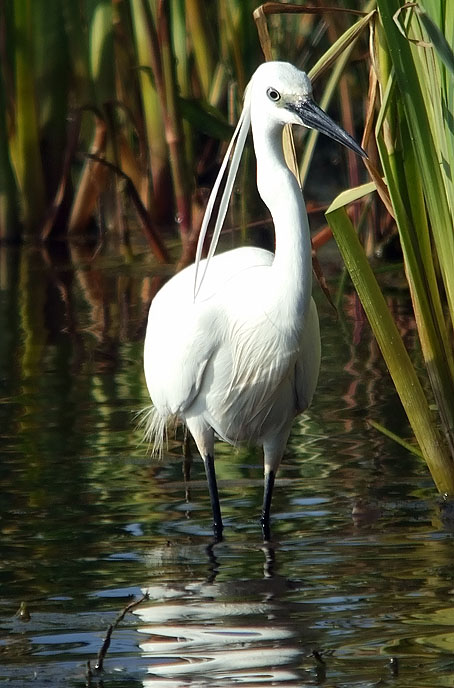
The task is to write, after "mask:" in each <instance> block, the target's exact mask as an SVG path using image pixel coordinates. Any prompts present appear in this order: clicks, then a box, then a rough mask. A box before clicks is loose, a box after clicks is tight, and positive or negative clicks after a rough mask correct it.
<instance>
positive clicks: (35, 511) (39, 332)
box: [0, 247, 454, 688]
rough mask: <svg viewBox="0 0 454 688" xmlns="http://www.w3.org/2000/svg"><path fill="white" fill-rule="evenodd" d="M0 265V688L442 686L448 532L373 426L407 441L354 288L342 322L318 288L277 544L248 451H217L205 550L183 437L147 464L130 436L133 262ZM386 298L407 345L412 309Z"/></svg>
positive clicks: (17, 259)
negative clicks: (214, 516) (314, 388)
mask: <svg viewBox="0 0 454 688" xmlns="http://www.w3.org/2000/svg"><path fill="white" fill-rule="evenodd" d="M0 261H1V262H0V287H1V291H0V385H1V387H0V398H1V405H0V442H1V468H0V529H1V545H0V547H1V559H0V562H1V563H0V601H1V605H0V684H2V685H3V684H5V685H8V686H12V687H14V688H19V687H20V686H28V685H33V686H39V687H41V686H71V687H76V686H85V685H87V686H90V685H91V686H98V687H101V686H104V688H107V687H108V686H131V687H133V686H149V687H150V688H151V687H153V688H160V687H161V686H162V687H164V686H165V687H168V688H183V687H185V686H219V687H221V686H222V687H228V686H233V685H238V686H243V687H251V688H252V687H255V688H260V687H265V686H281V687H282V688H285V687H287V686H298V687H301V686H325V687H334V686H336V687H344V686H345V687H347V686H348V687H351V686H358V687H361V688H366V687H369V686H390V687H392V688H403V687H404V686H408V687H409V686H412V687H414V686H416V687H421V688H422V687H426V686H431V687H432V686H433V687H434V688H435V687H437V688H438V687H440V686H453V685H454V655H453V650H454V566H453V554H454V549H453V536H452V519H451V518H450V514H449V512H448V511H447V510H446V509H443V507H442V505H441V504H440V499H439V498H438V496H437V495H436V493H435V490H434V488H433V485H432V483H431V480H430V477H429V475H428V473H427V470H426V468H425V465H424V464H422V463H421V462H420V461H419V460H418V459H417V458H416V457H414V456H413V455H411V454H409V453H407V452H406V451H405V450H404V449H403V448H401V447H399V446H398V445H396V444H394V443H393V442H392V441H391V440H389V439H387V438H385V437H384V436H382V435H381V434H379V433H378V432H377V431H376V430H374V429H373V428H371V427H370V425H368V423H367V419H368V418H372V419H374V420H376V421H379V422H380V423H383V424H384V425H386V426H387V427H389V428H390V429H391V430H393V431H395V432H398V433H399V434H401V435H404V436H408V435H409V434H410V433H409V430H408V426H407V423H406V420H405V417H404V415H403V412H402V410H401V408H400V405H399V403H398V401H397V400H396V397H395V393H394V391H393V388H392V385H391V383H390V381H389V378H388V376H387V374H386V371H385V368H384V365H383V363H382V361H381V358H380V355H379V353H378V352H377V349H376V346H375V344H374V343H373V341H372V340H371V337H370V334H369V330H368V327H367V325H365V324H363V323H361V321H360V319H358V318H359V315H358V311H357V308H356V305H355V299H354V297H353V296H352V295H351V294H349V293H347V294H346V296H345V297H344V299H343V308H342V311H341V313H340V317H339V318H338V319H337V320H336V318H335V317H334V316H333V314H332V312H331V310H330V307H329V306H328V305H327V304H326V302H325V300H324V298H323V297H322V296H320V294H319V293H318V292H317V299H318V301H319V303H320V312H321V321H322V332H323V351H324V357H323V364H322V372H321V377H320V385H319V390H318V393H317V396H316V399H315V402H314V405H313V408H312V410H311V413H310V415H308V416H307V417H304V418H302V419H300V420H299V421H298V423H297V424H296V425H295V428H294V432H293V434H292V438H291V442H290V445H289V448H288V453H287V457H286V460H285V463H284V465H283V466H282V468H281V471H280V474H279V480H278V481H277V485H276V490H275V498H274V504H273V545H272V546H268V547H265V546H264V545H263V544H262V543H261V539H260V529H259V525H258V522H257V517H258V513H259V509H260V503H261V490H262V481H261V457H260V455H259V453H257V452H254V451H251V450H246V449H244V450H240V451H233V450H232V449H231V448H229V447H226V446H224V445H219V447H218V460H217V471H218V476H219V489H220V493H221V499H222V509H223V514H224V518H225V526H226V528H225V541H224V542H223V543H220V544H218V545H216V546H214V547H211V546H210V545H211V537H210V536H211V526H210V509H209V501H208V495H207V490H206V486H205V479H204V474H203V467H202V465H201V462H199V461H195V462H194V465H193V468H192V480H191V483H190V485H189V486H188V485H185V483H184V480H183V473H182V453H181V446H180V444H179V443H178V442H176V441H175V442H173V441H172V442H171V443H170V445H169V452H168V456H167V457H166V459H165V460H164V461H163V462H161V463H157V462H151V461H150V460H149V459H148V458H147V455H146V447H145V446H144V445H143V444H142V443H141V432H140V430H138V429H137V428H136V421H135V413H136V412H137V411H138V410H139V409H140V408H142V407H143V406H144V405H146V404H147V403H148V400H147V395H146V391H145V386H144V379H143V374H142V365H141V355H142V338H143V328H144V322H145V314H146V305H147V303H148V301H149V298H150V295H151V294H152V292H153V290H154V289H155V288H156V286H157V278H156V275H155V274H154V271H153V269H152V268H151V266H150V264H149V261H148V259H147V258H146V256H145V255H144V254H136V255H135V256H134V257H132V256H130V255H124V256H119V255H117V256H115V255H113V256H111V255H105V254H104V253H103V252H101V253H100V254H99V255H97V256H94V257H93V255H90V253H85V252H84V251H82V250H81V249H79V250H75V249H73V251H72V253H71V254H70V253H67V252H66V251H65V249H64V247H62V248H61V250H60V251H59V254H56V255H52V256H51V255H49V254H48V253H46V252H43V251H41V250H37V249H23V250H22V251H18V250H13V249H5V248H3V249H1V252H0ZM150 275H154V277H150ZM389 299H390V302H392V304H393V307H394V308H395V310H396V313H397V316H398V318H399V322H400V326H401V329H402V331H403V332H404V334H405V339H406V343H407V345H408V346H409V348H413V347H414V341H413V329H412V326H411V320H410V319H409V318H408V317H407V314H406V305H405V298H404V296H401V295H400V293H399V291H398V290H395V289H390V290H389ZM144 591H148V594H149V600H148V601H146V602H143V603H142V604H141V605H139V606H138V607H137V608H136V609H134V611H133V612H131V613H127V614H126V616H125V618H124V620H123V621H122V622H121V623H119V625H118V627H117V628H115V630H114V631H113V634H112V640H111V645H110V648H109V649H108V651H107V654H106V657H105V660H104V673H103V674H100V675H99V674H96V673H94V672H93V675H92V676H90V675H89V674H88V671H87V661H88V660H90V662H91V666H92V669H93V667H94V665H95V662H96V657H97V654H98V652H99V650H100V648H101V645H102V641H103V638H104V637H105V634H106V631H107V628H108V626H109V624H112V623H114V621H115V619H116V618H117V616H118V614H119V613H120V612H121V611H122V610H123V609H124V608H125V607H126V605H128V604H129V603H130V602H131V601H133V600H134V599H136V598H139V597H140V595H142V593H143V592H144ZM21 605H22V613H20V612H19V609H20V608H21Z"/></svg>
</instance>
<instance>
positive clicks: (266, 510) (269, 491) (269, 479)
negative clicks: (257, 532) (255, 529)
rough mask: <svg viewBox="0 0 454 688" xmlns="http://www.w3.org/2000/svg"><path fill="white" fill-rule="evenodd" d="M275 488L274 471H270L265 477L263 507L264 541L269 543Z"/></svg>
mask: <svg viewBox="0 0 454 688" xmlns="http://www.w3.org/2000/svg"><path fill="white" fill-rule="evenodd" d="M273 487H274V471H270V472H269V473H267V474H266V475H265V487H264V491H263V507H262V518H261V519H260V520H261V523H262V533H263V540H264V541H265V542H269V541H270V540H271V529H270V511H271V499H272V497H273Z"/></svg>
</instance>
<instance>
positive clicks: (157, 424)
mask: <svg viewBox="0 0 454 688" xmlns="http://www.w3.org/2000/svg"><path fill="white" fill-rule="evenodd" d="M169 420H172V418H169V417H168V416H163V415H162V414H161V413H159V411H158V410H157V408H156V407H155V406H149V407H148V408H145V409H143V411H141V412H140V413H139V423H138V425H139V427H142V428H143V429H144V440H145V442H147V443H148V444H149V445H150V451H151V455H152V457H157V458H159V459H161V458H162V455H163V451H164V442H165V444H166V446H167V440H168V437H167V424H168V422H169Z"/></svg>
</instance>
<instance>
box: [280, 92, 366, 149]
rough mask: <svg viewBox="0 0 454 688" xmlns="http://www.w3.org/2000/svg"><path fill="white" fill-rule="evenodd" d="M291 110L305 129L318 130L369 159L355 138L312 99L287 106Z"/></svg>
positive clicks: (305, 99)
mask: <svg viewBox="0 0 454 688" xmlns="http://www.w3.org/2000/svg"><path fill="white" fill-rule="evenodd" d="M287 107H288V109H289V110H292V111H293V112H296V114H297V115H298V116H299V118H300V119H301V122H302V123H303V124H304V126H305V127H309V129H316V130H317V131H320V132H321V133H322V134H326V136H329V137H330V138H331V139H334V141H337V142H338V143H341V144H342V145H343V146H346V147H347V148H350V150H352V151H354V152H355V153H357V154H358V155H360V156H361V157H362V158H367V153H366V151H364V150H363V149H362V148H361V146H360V145H358V144H357V143H356V141H355V139H354V138H352V137H351V136H350V134H347V132H346V131H344V130H343V129H342V127H340V126H339V125H338V124H336V122H334V121H333V120H332V119H331V117H328V115H327V114H326V112H323V110H322V109H321V108H319V106H318V105H317V104H316V103H315V102H314V101H313V100H312V99H311V98H304V99H301V100H300V101H298V102H297V103H292V104H289V105H287Z"/></svg>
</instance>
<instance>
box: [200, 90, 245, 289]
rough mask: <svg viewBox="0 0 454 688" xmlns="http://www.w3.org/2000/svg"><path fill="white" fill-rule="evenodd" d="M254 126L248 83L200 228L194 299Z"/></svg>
mask: <svg viewBox="0 0 454 688" xmlns="http://www.w3.org/2000/svg"><path fill="white" fill-rule="evenodd" d="M250 126H251V103H250V88H249V86H248V87H247V88H246V90H245V92H244V104H243V111H242V112H241V116H240V119H239V120H238V124H237V125H236V129H235V131H234V132H233V136H232V138H231V140H230V143H229V146H228V148H227V151H226V154H225V156H224V159H223V161H222V165H221V168H220V170H219V172H218V176H217V177H216V181H215V183H214V186H213V188H212V190H211V194H210V197H209V199H208V203H207V207H206V210H205V215H204V216H203V222H202V226H201V228H200V234H199V240H198V242H197V250H196V255H195V276H194V301H195V299H196V297H197V294H198V293H199V291H200V287H201V286H202V282H203V279H204V277H205V274H206V271H207V268H208V263H209V262H210V259H211V258H212V256H213V254H214V252H215V250H216V246H217V244H218V240H219V235H220V233H221V229H222V226H223V224H224V220H225V216H226V214H227V208H228V206H229V201H230V196H231V194H232V189H233V185H234V183H235V179H236V175H237V172H238V167H239V164H240V160H241V155H242V153H243V149H244V145H245V143H246V138H247V135H248V132H249V128H250ZM235 143H236V145H235ZM232 150H233V155H232V160H231V163H230V168H229V172H228V175H227V181H226V183H225V188H224V191H223V193H222V197H221V201H220V204H219V210H218V214H217V217H216V223H215V226H214V230H213V236H212V238H211V242H210V247H209V249H208V254H207V258H206V263H205V269H204V271H203V274H202V276H201V278H200V282H199V283H198V284H197V276H198V272H199V264H200V260H201V257H202V249H203V243H204V241H205V236H206V233H207V229H208V224H209V222H210V219H211V214H212V212H213V207H214V204H215V202H216V198H217V195H218V192H219V187H220V185H221V182H222V179H223V177H224V174H225V170H226V168H227V165H228V162H229V159H230V155H231V153H232Z"/></svg>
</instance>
